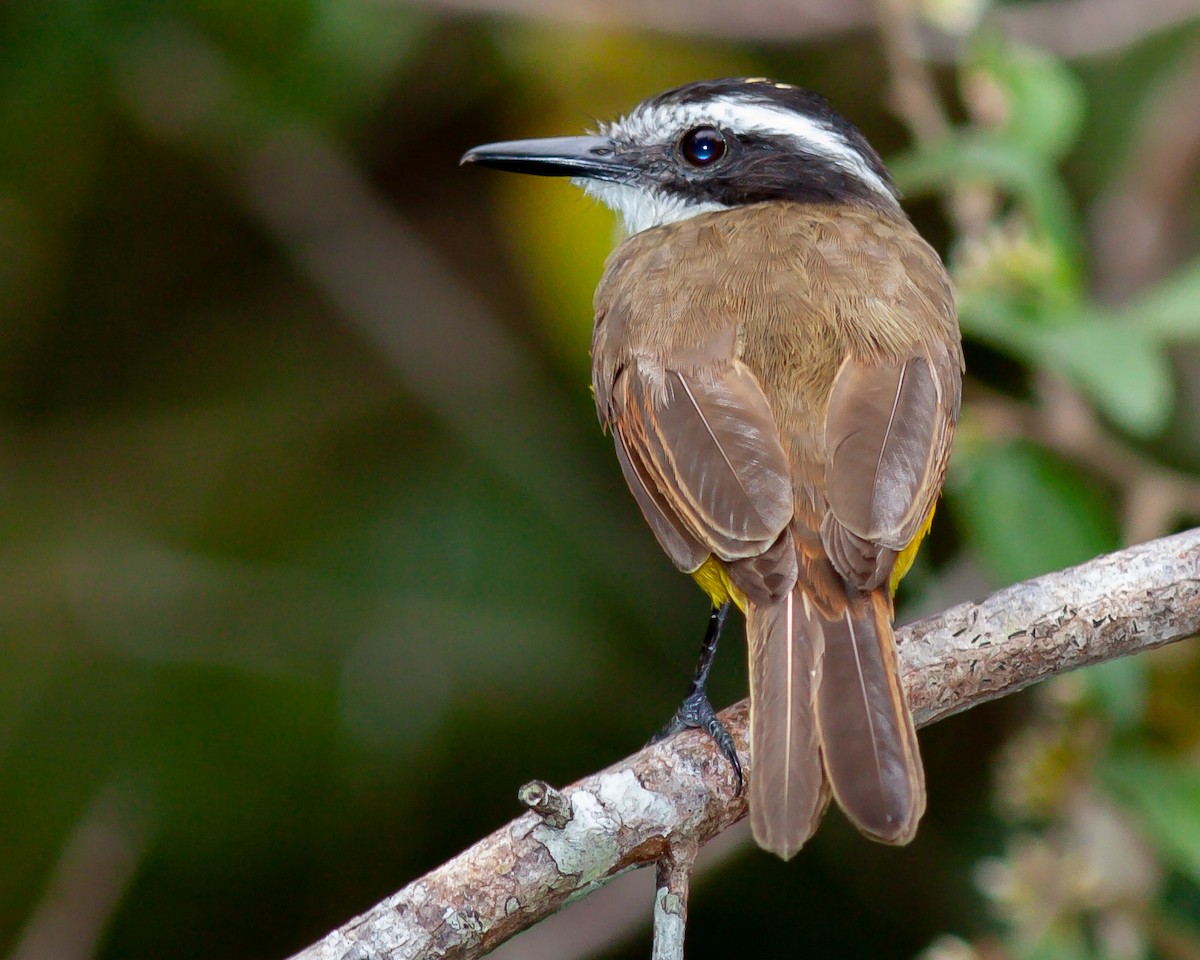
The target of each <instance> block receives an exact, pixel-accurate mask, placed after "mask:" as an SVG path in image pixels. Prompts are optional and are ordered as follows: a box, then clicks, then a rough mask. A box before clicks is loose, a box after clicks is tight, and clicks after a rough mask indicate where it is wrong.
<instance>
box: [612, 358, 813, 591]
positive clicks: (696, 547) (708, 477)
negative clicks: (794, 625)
mask: <svg viewBox="0 0 1200 960" xmlns="http://www.w3.org/2000/svg"><path fill="white" fill-rule="evenodd" d="M606 394H607V396H608V398H609V410H608V411H607V416H606V417H605V419H606V420H607V422H608V423H609V425H611V427H612V429H613V434H614V437H615V440H616V446H617V455H618V458H619V459H620V462H621V467H622V469H623V471H624V473H625V479H626V481H627V482H628V483H629V486H630V489H631V490H632V491H633V494H634V497H635V498H636V499H637V501H638V505H639V506H640V507H641V509H642V512H643V514H645V516H646V519H647V521H648V522H649V524H650V527H651V528H652V529H653V530H654V533H655V535H656V536H657V537H658V541H659V543H660V544H662V547H663V549H664V550H666V552H667V554H668V556H670V557H671V559H672V560H673V561H674V562H675V564H676V565H677V566H678V567H680V568H681V569H682V570H685V571H688V572H692V571H694V570H696V569H697V568H698V567H699V566H700V565H701V564H702V563H703V562H704V561H705V560H707V559H708V557H709V556H710V555H716V556H717V557H718V558H719V559H721V560H724V561H727V562H729V563H730V564H731V566H730V574H731V576H732V577H733V579H734V581H735V582H736V583H738V585H739V586H741V587H742V588H743V589H744V590H746V592H747V593H750V594H752V595H758V596H759V597H760V598H761V599H762V600H763V601H764V602H766V601H767V600H768V599H771V600H773V599H777V598H778V596H781V595H785V594H786V593H787V591H789V590H790V589H791V585H792V583H793V582H794V581H795V559H794V553H793V551H790V550H786V549H773V547H774V546H775V545H777V544H778V543H780V542H781V540H780V538H781V534H782V533H783V531H784V530H785V529H786V527H787V525H788V523H789V522H790V520H791V519H792V513H793V502H792V483H791V477H790V471H789V468H788V460H787V456H786V454H785V453H784V451H783V447H782V445H781V444H780V442H779V436H778V431H777V428H776V425H775V420H774V418H773V417H772V415H771V411H770V408H769V406H768V405H767V400H766V397H765V396H764V395H763V391H762V388H761V387H760V386H759V384H758V380H757V378H756V377H755V376H754V374H752V373H751V372H750V371H749V370H748V369H747V368H746V367H745V366H744V365H742V364H741V363H740V362H739V361H737V360H730V361H722V362H718V363H715V364H712V365H710V366H709V367H708V368H706V369H703V370H687V369H672V368H669V367H665V366H663V365H661V364H659V363H657V362H655V361H653V360H647V359H637V360H634V361H632V362H630V363H628V364H626V365H625V366H624V367H623V368H622V369H620V371H619V372H618V373H617V376H616V379H615V381H614V382H613V385H612V389H611V391H606ZM784 539H786V538H784ZM764 556H765V557H766V558H768V559H769V560H770V561H771V562H770V563H768V564H767V566H768V567H770V568H771V569H769V570H764V569H762V568H763V562H762V560H763V558H764ZM777 566H778V567H780V569H774V568H775V567H777ZM783 568H786V569H783ZM743 581H746V583H743ZM767 583H769V584H770V586H766V584H767Z"/></svg>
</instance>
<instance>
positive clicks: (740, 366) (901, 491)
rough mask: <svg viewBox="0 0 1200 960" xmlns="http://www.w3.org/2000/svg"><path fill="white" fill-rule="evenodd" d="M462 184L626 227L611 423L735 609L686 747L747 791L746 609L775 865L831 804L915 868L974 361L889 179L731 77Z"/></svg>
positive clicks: (822, 118)
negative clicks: (931, 580)
mask: <svg viewBox="0 0 1200 960" xmlns="http://www.w3.org/2000/svg"><path fill="white" fill-rule="evenodd" d="M462 163H464V164H475V165H479V166H484V167H490V168H495V169H499V170H504V171H509V172H515V173H525V174H534V175H540V176H559V177H567V178H570V180H571V181H572V182H573V183H574V184H575V185H577V186H579V187H581V188H582V189H583V190H584V192H585V193H587V194H588V195H590V196H591V197H593V198H596V199H597V200H599V201H601V202H602V203H603V204H605V205H607V206H608V207H610V208H612V209H613V210H614V211H616V212H617V213H618V214H620V216H621V217H622V219H623V222H624V228H625V238H624V239H623V240H622V241H621V242H620V243H619V244H618V245H617V246H616V248H615V249H614V250H613V252H612V253H611V255H610V256H609V257H608V259H607V261H606V263H605V266H604V272H603V275H602V277H601V279H600V282H599V285H598V286H597V288H596V293H595V300H594V308H595V327H594V332H593V336H592V345H591V359H592V388H593V394H594V398H595V403H596V409H597V413H598V415H599V419H600V422H601V425H602V427H603V428H604V429H605V430H607V431H608V432H610V433H611V434H612V437H613V440H614V445H615V448H616V455H617V459H618V461H619V463H620V468H621V471H622V473H623V475H624V478H625V480H626V482H627V483H628V486H629V489H630V491H631V492H632V494H633V498H634V499H635V500H636V502H637V505H638V507H639V508H640V510H641V513H642V514H643V516H644V517H645V520H646V522H647V523H648V524H649V526H650V528H651V530H652V531H653V533H654V536H655V537H656V538H657V540H658V542H659V544H660V545H661V547H662V548H663V550H664V551H665V552H666V554H667V556H668V557H669V558H670V559H671V561H673V562H674V564H675V565H676V566H677V567H678V568H679V569H680V570H682V571H684V572H686V573H689V574H691V575H692V576H693V577H694V578H695V580H696V581H697V582H698V583H699V585H700V586H701V587H702V588H703V590H704V591H705V593H707V595H708V597H709V599H710V600H711V603H712V607H711V612H710V617H709V624H708V630H707V632H706V634H705V638H704V643H703V645H702V650H701V657H700V662H699V664H698V666H697V668H696V673H695V676H694V678H693V681H692V686H691V688H690V690H689V694H688V696H687V698H686V699H685V701H684V704H683V706H682V707H680V709H679V711H678V712H677V713H676V715H675V716H674V718H673V719H672V721H671V723H669V724H668V725H667V727H666V728H665V730H664V735H669V734H671V733H673V732H675V731H677V730H679V729H681V728H684V727H701V728H703V729H705V730H707V731H708V733H709V734H710V735H711V736H712V737H713V739H714V740H716V742H717V745H718V747H719V748H720V751H721V753H723V754H724V755H725V756H726V757H727V758H728V759H729V760H730V762H731V763H732V764H733V765H734V771H735V774H736V777H737V784H738V789H739V791H740V790H741V787H742V782H743V781H742V769H741V765H740V762H739V758H738V754H737V751H736V749H735V747H734V744H733V741H732V738H731V737H730V735H729V733H728V731H727V730H726V729H725V727H724V725H723V724H722V723H721V721H720V720H719V719H718V718H717V716H716V713H715V711H714V710H713V708H712V706H711V704H710V703H709V700H708V694H707V681H708V672H709V668H710V667H711V665H712V660H713V657H714V656H715V652H716V647H717V643H718V640H719V637H720V634H721V629H722V627H723V625H724V623H725V621H726V617H727V615H728V613H729V612H730V609H731V606H733V607H737V608H739V609H740V610H741V612H742V613H743V615H744V617H745V624H746V639H747V648H748V655H749V669H748V673H749V688H750V720H749V735H748V741H749V755H750V766H749V775H748V784H747V804H748V807H749V814H750V821H751V826H752V831H753V834H754V838H755V840H756V841H757V842H758V844H759V845H760V846H761V847H762V848H764V849H766V850H768V851H770V852H773V853H775V854H777V855H778V856H780V857H781V858H783V859H785V860H787V859H790V858H791V857H792V856H793V855H795V854H796V853H797V851H799V850H800V848H801V847H802V846H803V844H804V843H805V842H806V841H807V840H808V838H809V837H810V836H811V835H812V833H813V832H814V831H815V830H816V828H817V826H818V824H819V822H820V820H821V819H822V817H823V815H824V813H825V810H826V808H827V807H828V805H829V801H830V798H831V797H832V799H833V800H834V801H836V803H837V804H838V806H839V807H840V808H841V810H842V811H843V813H844V814H845V816H846V817H847V818H848V819H849V820H850V822H851V823H853V824H854V825H855V826H856V827H857V828H858V829H859V830H860V831H861V832H862V833H864V834H865V835H867V836H868V837H870V838H872V839H875V840H878V841H881V842H884V843H889V844H905V843H908V842H909V841H910V840H911V839H912V838H913V836H914V835H915V833H916V830H917V824H918V821H919V820H920V818H921V816H922V814H923V813H924V810H925V804H926V795H925V777H924V770H923V766H922V761H921V757H920V752H919V748H918V744H917V736H916V730H915V726H914V723H913V718H912V714H911V712H910V710H909V707H908V704H907V700H906V697H905V691H904V687H903V684H902V682H901V676H900V669H899V663H898V655H897V650H896V642H895V637H894V634H893V628H892V623H893V618H894V607H893V594H894V591H895V588H896V584H897V583H898V582H899V580H900V578H901V577H902V576H903V575H904V574H905V573H906V572H907V570H908V569H909V567H910V565H911V564H912V562H913V558H914V556H915V555H916V552H917V549H918V547H919V546H920V543H921V540H922V538H923V537H924V536H925V534H926V533H927V531H928V530H929V527H930V524H931V522H932V520H933V514H934V509H935V506H936V503H937V500H938V498H939V495H940V492H941V488H942V485H943V481H944V478H945V473H946V468H947V463H948V461H949V458H950V449H951V443H952V440H953V435H954V430H955V426H956V424H957V422H958V417H959V408H960V400H961V390H962V386H961V385H962V376H963V372H964V361H963V352H962V341H961V334H960V331H959V326H958V320H957V315H956V311H955V305H954V295H953V291H952V287H951V283H950V279H949V277H948V275H947V271H946V269H945V267H944V265H943V263H942V261H941V259H940V257H939V256H938V254H937V253H936V252H935V250H934V249H933V248H932V247H931V246H930V245H929V244H928V243H927V242H926V241H925V240H924V239H922V237H921V236H920V234H919V233H918V232H917V230H916V228H915V227H914V226H913V225H912V223H911V222H910V220H909V218H908V217H907V215H906V214H905V213H904V211H903V209H902V208H901V206H900V202H899V193H898V191H897V188H896V186H895V184H894V182H893V180H892V178H891V176H890V174H889V172H888V170H887V169H886V168H885V166H884V164H883V162H882V160H881V159H880V157H879V155H878V154H877V153H876V152H875V150H874V149H873V148H872V147H871V146H870V144H869V143H868V142H867V140H866V138H865V137H864V136H863V134H862V133H861V132H860V131H859V130H858V129H857V128H856V127H855V126H853V125H852V124H851V123H850V122H849V121H848V120H846V119H845V118H844V117H843V116H841V115H840V114H839V113H838V112H836V111H835V110H834V108H833V107H832V106H831V105H830V103H829V101H827V100H826V99H825V98H824V97H822V96H821V95H819V94H817V93H814V92H812V91H809V90H807V89H804V88H802V87H798V86H794V85H791V84H787V83H780V82H777V81H774V80H770V79H766V78H762V77H727V78H721V79H715V80H705V81H699V82H693V83H688V84H685V85H682V86H678V87H675V88H673V89H670V90H667V91H665V92H663V93H660V94H657V95H655V96H652V97H650V98H648V99H646V100H644V101H642V102H641V103H639V104H638V105H637V106H636V107H634V108H633V109H632V110H630V111H629V112H628V113H627V114H626V115H624V116H622V117H620V118H618V119H616V120H614V121H611V122H608V123H603V124H599V125H598V128H597V129H596V130H595V131H593V132H591V133H588V134H587V135H582V136H569V137H554V138H543V139H533V140H516V141H508V142H503V143H491V144H486V145H483V146H478V147H475V148H473V149H471V150H469V151H467V153H466V154H465V155H464V156H463V158H462Z"/></svg>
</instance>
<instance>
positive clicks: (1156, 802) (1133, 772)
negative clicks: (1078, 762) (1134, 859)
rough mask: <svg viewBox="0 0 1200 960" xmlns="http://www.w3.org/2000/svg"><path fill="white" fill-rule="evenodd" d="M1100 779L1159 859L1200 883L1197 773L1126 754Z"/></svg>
mask: <svg viewBox="0 0 1200 960" xmlns="http://www.w3.org/2000/svg"><path fill="white" fill-rule="evenodd" d="M1101 777H1102V778H1103V781H1104V783H1106V784H1107V785H1108V787H1109V789H1110V790H1111V791H1112V792H1113V793H1114V794H1116V796H1117V798H1118V799H1119V800H1121V801H1122V802H1123V803H1124V804H1125V805H1127V806H1128V807H1129V808H1131V809H1132V810H1133V812H1134V813H1135V814H1136V815H1137V817H1138V819H1139V820H1140V822H1141V824H1142V827H1143V828H1144V829H1145V831H1146V833H1147V835H1148V836H1149V837H1150V839H1151V841H1152V842H1153V843H1154V845H1155V846H1156V847H1157V848H1158V849H1159V851H1160V852H1161V853H1162V854H1163V856H1164V857H1166V858H1167V859H1168V860H1170V861H1171V863H1173V864H1174V865H1175V867H1176V868H1178V869H1179V870H1181V871H1182V872H1183V873H1185V874H1187V875H1188V876H1189V877H1190V878H1191V879H1192V882H1193V883H1200V770H1196V769H1195V768H1194V767H1191V766H1187V767H1185V766H1183V765H1182V764H1180V763H1176V762H1171V761H1167V760H1163V759H1159V758H1156V757H1151V756H1146V755H1137V754H1132V753H1130V754H1126V755H1123V756H1119V757H1114V758H1113V759H1111V760H1109V761H1108V762H1107V763H1105V764H1104V766H1103V767H1102V768H1101Z"/></svg>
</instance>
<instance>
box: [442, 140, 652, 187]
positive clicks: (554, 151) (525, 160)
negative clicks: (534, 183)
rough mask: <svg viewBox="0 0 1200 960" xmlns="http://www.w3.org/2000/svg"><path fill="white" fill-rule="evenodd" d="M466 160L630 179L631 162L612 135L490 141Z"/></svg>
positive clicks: (542, 172)
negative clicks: (623, 158)
mask: <svg viewBox="0 0 1200 960" xmlns="http://www.w3.org/2000/svg"><path fill="white" fill-rule="evenodd" d="M459 163H460V164H463V163H477V164H479V165H480V166H481V167H495V168H496V169H497V170H508V171H510V172H512V173H532V174H534V175H535V176H539V177H586V178H591V179H593V180H627V179H628V178H629V176H630V174H631V173H632V170H631V169H630V167H629V165H628V164H627V163H623V162H621V161H620V160H618V159H617V150H616V144H614V143H613V141H612V140H610V139H609V138H608V137H548V138H546V139H544V140H509V141H507V142H506V143H486V144H484V145H483V146H482V147H474V148H472V149H470V150H468V151H467V152H466V153H464V154H463V157H462V160H460V161H459Z"/></svg>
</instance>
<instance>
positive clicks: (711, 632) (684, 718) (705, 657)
mask: <svg viewBox="0 0 1200 960" xmlns="http://www.w3.org/2000/svg"><path fill="white" fill-rule="evenodd" d="M729 607H730V603H729V601H726V602H725V603H723V604H721V605H720V606H719V607H713V611H712V613H711V614H710V615H709V618H708V629H707V630H706V631H705V633H704V644H703V646H701V648H700V660H699V662H698V663H697V664H696V673H695V675H694V676H693V677H692V685H691V686H690V687H688V692H687V696H686V697H684V700H683V704H682V705H681V706H680V708H679V709H678V710H676V711H675V716H673V717H672V718H671V720H670V722H668V723H667V725H666V726H665V727H663V728H662V730H660V731H659V732H658V733H657V734H656V735H655V736H654V738H653V739H652V740H651V741H650V742H651V743H658V742H659V741H660V740H665V739H666V738H667V737H670V736H674V735H675V734H677V733H678V732H679V731H680V730H686V729H688V728H689V727H699V728H700V729H701V730H703V731H704V732H705V733H707V734H708V735H709V736H710V737H712V738H713V740H715V741H716V744H717V749H718V750H720V751H721V756H723V757H724V758H725V759H726V760H728V761H729V763H730V764H731V765H732V766H733V774H734V777H735V778H736V780H737V792H738V793H741V792H742V764H741V761H740V760H738V755H737V748H736V747H735V746H734V745H733V737H731V736H730V735H729V731H728V730H726V729H725V724H723V723H721V721H720V720H718V719H717V712H716V711H715V710H714V709H713V706H712V704H711V703H709V702H708V674H709V671H710V670H712V665H713V658H714V657H715V656H716V654H717V643H718V642H719V641H720V639H721V628H722V627H724V626H725V619H726V617H728V616H729Z"/></svg>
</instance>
